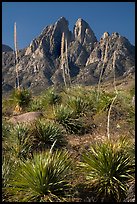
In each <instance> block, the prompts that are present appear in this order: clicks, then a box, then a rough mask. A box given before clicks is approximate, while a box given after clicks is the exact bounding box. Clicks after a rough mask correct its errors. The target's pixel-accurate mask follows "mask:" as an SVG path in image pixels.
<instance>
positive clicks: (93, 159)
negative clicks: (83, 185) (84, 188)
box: [80, 141, 134, 202]
mask: <svg viewBox="0 0 137 204" xmlns="http://www.w3.org/2000/svg"><path fill="white" fill-rule="evenodd" d="M82 159H83V161H82V162H81V163H80V167H81V168H82V170H83V171H84V172H85V176H86V179H87V180H88V181H89V182H90V183H91V185H92V187H93V189H94V191H95V192H96V195H97V197H96V199H97V201H109V202H114V201H115V202H120V201H123V199H124V198H125V195H126V192H127V182H128V181H129V180H130V179H132V178H133V173H134V164H133V162H132V158H131V156H130V155H129V154H128V153H126V151H123V148H117V146H115V145H113V144H112V143H111V142H109V141H108V142H105V143H98V144H93V145H92V146H91V147H90V150H89V151H86V152H85V153H83V155H82Z"/></svg>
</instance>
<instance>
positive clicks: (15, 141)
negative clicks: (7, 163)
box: [6, 124, 32, 160]
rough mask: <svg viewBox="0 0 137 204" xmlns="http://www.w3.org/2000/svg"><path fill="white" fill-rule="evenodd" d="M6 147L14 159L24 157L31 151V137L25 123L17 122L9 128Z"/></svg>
mask: <svg viewBox="0 0 137 204" xmlns="http://www.w3.org/2000/svg"><path fill="white" fill-rule="evenodd" d="M6 142H7V149H8V151H10V153H11V155H12V156H13V157H14V158H15V159H23V160H24V159H26V158H27V157H29V154H30V152H31V145H32V138H31V137H30V129H29V127H28V126H27V125H25V124H17V125H15V126H13V127H12V128H11V129H10V134H9V137H7V140H6Z"/></svg>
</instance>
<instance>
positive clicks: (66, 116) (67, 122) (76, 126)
mask: <svg viewBox="0 0 137 204" xmlns="http://www.w3.org/2000/svg"><path fill="white" fill-rule="evenodd" d="M76 117H77V116H76V114H75V113H74V112H73V110H71V109H69V108H68V107H67V106H63V105H60V106H58V107H57V108H56V109H55V120H56V121H57V122H58V123H59V124H61V125H63V127H64V128H65V129H66V131H67V132H68V133H70V134H83V133H84V131H85V128H84V126H83V123H82V122H81V121H80V120H79V119H78V118H76Z"/></svg>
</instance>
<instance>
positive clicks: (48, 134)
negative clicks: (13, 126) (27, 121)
mask: <svg viewBox="0 0 137 204" xmlns="http://www.w3.org/2000/svg"><path fill="white" fill-rule="evenodd" d="M33 136H34V140H35V145H34V146H35V147H36V148H38V149H43V148H46V147H50V146H51V145H52V144H53V143H54V142H55V141H56V143H55V145H57V146H58V145H63V144H64V142H65V140H64V137H63V134H62V130H61V129H60V128H59V127H58V126H57V125H56V124H55V123H53V122H44V121H42V120H39V121H37V123H36V124H35V128H34V131H33Z"/></svg>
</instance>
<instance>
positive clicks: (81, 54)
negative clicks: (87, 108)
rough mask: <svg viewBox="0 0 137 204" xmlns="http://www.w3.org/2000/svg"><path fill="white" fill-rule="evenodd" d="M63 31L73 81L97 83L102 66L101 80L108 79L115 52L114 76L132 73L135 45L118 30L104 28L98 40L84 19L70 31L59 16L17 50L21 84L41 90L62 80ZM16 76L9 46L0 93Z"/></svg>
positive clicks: (33, 90) (7, 90)
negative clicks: (110, 30)
mask: <svg viewBox="0 0 137 204" xmlns="http://www.w3.org/2000/svg"><path fill="white" fill-rule="evenodd" d="M63 32H64V34H65V39H67V48H68V49H67V50H68V53H67V56H68V64H69V69H70V76H71V80H72V83H73V84H76V83H77V84H84V85H92V84H95V83H98V80H99V76H100V73H101V69H102V68H103V75H102V80H108V79H111V78H112V77H113V66H112V64H113V62H114V52H115V71H116V77H118V76H127V75H130V74H133V73H134V71H135V47H134V46H133V45H131V44H130V42H129V41H128V39H126V38H125V37H123V36H121V35H120V34H119V33H117V32H114V33H112V34H109V33H108V32H107V31H106V32H104V33H103V35H102V36H101V38H100V40H99V41H97V38H96V36H95V34H94V32H93V30H92V29H91V28H90V26H89V24H88V23H87V22H86V21H84V20H83V19H81V18H79V19H78V20H77V21H76V23H75V25H74V28H73V31H70V30H69V22H68V21H67V20H66V19H65V18H64V17H61V18H59V19H58V20H57V22H55V23H54V24H52V25H48V26H46V27H45V28H44V29H43V31H42V32H41V33H40V35H39V36H38V37H36V38H35V39H32V41H31V42H30V44H29V45H28V47H26V48H24V49H22V50H19V53H18V64H17V66H18V70H19V80H20V84H21V86H22V87H25V88H29V89H31V91H32V92H33V93H40V92H41V91H43V90H45V89H46V88H47V87H49V86H51V85H54V86H59V85H61V84H63V77H62V70H61V69H60V63H61V38H62V33H63ZM2 51H3V50H2ZM65 54H66V53H65ZM15 80H16V72H15V53H14V51H13V50H12V49H11V50H10V49H8V50H7V51H3V52H2V90H3V94H5V93H7V92H10V91H11V90H12V89H13V88H14V87H15Z"/></svg>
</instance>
